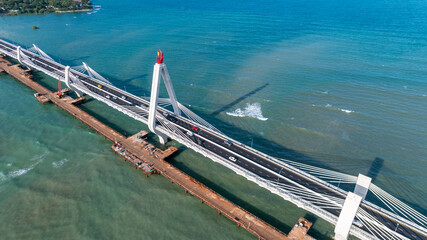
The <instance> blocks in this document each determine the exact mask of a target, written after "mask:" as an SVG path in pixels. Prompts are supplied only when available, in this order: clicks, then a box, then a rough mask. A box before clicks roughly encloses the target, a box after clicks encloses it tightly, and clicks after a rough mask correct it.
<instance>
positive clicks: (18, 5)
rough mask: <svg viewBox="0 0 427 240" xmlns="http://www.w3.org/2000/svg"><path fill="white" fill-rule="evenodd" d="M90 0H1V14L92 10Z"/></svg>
mask: <svg viewBox="0 0 427 240" xmlns="http://www.w3.org/2000/svg"><path fill="white" fill-rule="evenodd" d="M91 9H92V4H91V2H90V1H89V0H0V14H9V15H16V14H25V13H33V14H43V13H54V12H72V11H84V10H91Z"/></svg>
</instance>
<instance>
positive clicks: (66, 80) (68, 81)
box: [64, 66, 83, 97]
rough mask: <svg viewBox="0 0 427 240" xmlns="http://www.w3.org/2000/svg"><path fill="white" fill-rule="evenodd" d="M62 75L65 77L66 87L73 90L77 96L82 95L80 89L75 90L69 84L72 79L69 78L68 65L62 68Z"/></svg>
mask: <svg viewBox="0 0 427 240" xmlns="http://www.w3.org/2000/svg"><path fill="white" fill-rule="evenodd" d="M64 77H65V84H66V85H67V87H68V88H69V89H71V90H73V91H74V92H76V94H77V96H79V97H81V96H83V93H81V92H80V91H77V90H76V89H73V88H72V87H71V86H70V83H72V82H73V81H71V80H70V66H66V67H65V69H64Z"/></svg>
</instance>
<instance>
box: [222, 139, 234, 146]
mask: <svg viewBox="0 0 427 240" xmlns="http://www.w3.org/2000/svg"><path fill="white" fill-rule="evenodd" d="M224 143H225V144H226V145H227V146H229V147H231V146H233V142H232V141H230V140H225V141H224Z"/></svg>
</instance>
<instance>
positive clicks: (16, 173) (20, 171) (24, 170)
mask: <svg viewBox="0 0 427 240" xmlns="http://www.w3.org/2000/svg"><path fill="white" fill-rule="evenodd" d="M47 154H48V153H47V152H45V153H43V154H41V155H38V156H34V157H33V158H32V159H31V161H34V160H38V161H37V162H35V163H33V164H32V165H31V166H29V167H27V168H22V169H18V170H15V171H11V172H9V173H8V174H7V177H9V178H15V177H19V176H21V175H24V174H26V173H27V172H29V171H31V170H33V168H34V167H35V166H37V165H38V164H39V163H41V162H42V161H43V159H44V157H45V156H46V155H47Z"/></svg>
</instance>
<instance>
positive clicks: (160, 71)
mask: <svg viewBox="0 0 427 240" xmlns="http://www.w3.org/2000/svg"><path fill="white" fill-rule="evenodd" d="M163 56H164V55H163V53H162V51H160V50H159V51H157V62H156V64H155V65H154V70H153V82H152V85H151V97H150V109H149V113H148V128H149V129H150V130H151V131H152V132H153V133H154V134H156V135H157V136H159V140H160V143H162V144H165V143H166V142H167V136H166V135H165V134H163V133H161V132H159V131H157V130H156V113H157V105H158V101H159V90H160V89H159V88H160V78H163V82H164V83H165V86H166V90H167V92H168V95H169V98H170V103H171V104H172V107H173V111H174V113H175V115H177V116H180V115H181V110H180V109H179V107H178V102H177V100H176V95H175V91H174V89H173V86H172V82H171V78H170V76H169V72H168V69H167V67H166V64H164V63H163Z"/></svg>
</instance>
